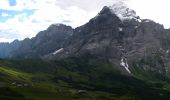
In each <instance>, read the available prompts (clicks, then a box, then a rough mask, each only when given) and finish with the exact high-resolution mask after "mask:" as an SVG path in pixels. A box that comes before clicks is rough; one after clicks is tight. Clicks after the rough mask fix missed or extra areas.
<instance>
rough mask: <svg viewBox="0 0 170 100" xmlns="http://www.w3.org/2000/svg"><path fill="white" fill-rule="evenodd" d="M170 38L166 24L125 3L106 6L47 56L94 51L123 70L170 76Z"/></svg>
mask: <svg viewBox="0 0 170 100" xmlns="http://www.w3.org/2000/svg"><path fill="white" fill-rule="evenodd" d="M169 40H170V30H169V29H164V27H163V25H160V24H158V23H155V22H154V21H152V20H149V19H140V17H139V16H137V15H136V13H135V11H133V10H131V9H129V8H126V7H124V6H118V7H117V6H112V7H104V8H103V10H102V11H101V12H100V13H99V14H98V15H97V16H96V17H95V18H93V19H91V20H90V21H89V22H88V23H87V24H85V25H83V26H80V27H78V28H76V29H75V30H74V34H73V36H72V37H70V39H69V42H68V44H67V46H65V47H64V48H63V50H62V51H60V52H58V53H57V54H56V55H48V56H45V57H44V58H48V59H61V58H67V57H74V56H81V55H84V54H90V55H93V56H96V57H98V58H101V59H107V60H109V61H110V62H112V64H113V65H115V66H116V68H117V69H119V70H121V71H122V73H127V74H128V73H129V74H131V73H136V70H140V71H139V72H140V74H144V73H142V72H147V73H150V72H153V73H157V74H161V75H167V76H168V75H169V60H170V58H169V56H168V55H169V46H170V45H169ZM136 74H138V75H139V76H140V74H139V73H136ZM145 74H146V73H145ZM145 74H144V75H145ZM145 76H146V75H145ZM146 77H150V75H147V76H146Z"/></svg>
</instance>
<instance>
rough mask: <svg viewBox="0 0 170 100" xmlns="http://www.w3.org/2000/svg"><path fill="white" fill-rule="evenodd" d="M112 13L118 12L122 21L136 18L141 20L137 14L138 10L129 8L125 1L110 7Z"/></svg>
mask: <svg viewBox="0 0 170 100" xmlns="http://www.w3.org/2000/svg"><path fill="white" fill-rule="evenodd" d="M109 8H110V9H111V11H112V13H114V14H116V15H117V16H118V17H119V19H120V20H121V21H124V20H131V19H135V20H136V21H138V22H141V20H140V18H139V16H137V15H136V12H135V11H134V10H132V9H130V8H128V7H127V6H126V5H125V4H124V3H122V2H118V3H115V4H114V5H112V6H110V7H109Z"/></svg>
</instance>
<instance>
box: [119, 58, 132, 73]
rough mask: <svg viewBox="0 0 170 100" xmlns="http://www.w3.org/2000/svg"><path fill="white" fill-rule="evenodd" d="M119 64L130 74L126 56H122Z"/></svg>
mask: <svg viewBox="0 0 170 100" xmlns="http://www.w3.org/2000/svg"><path fill="white" fill-rule="evenodd" d="M120 66H122V67H124V68H125V69H126V71H127V72H128V73H129V74H131V71H130V70H129V65H128V63H127V60H126V58H122V59H121V62H120Z"/></svg>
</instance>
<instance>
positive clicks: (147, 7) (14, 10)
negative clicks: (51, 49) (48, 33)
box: [0, 0, 170, 42]
mask: <svg viewBox="0 0 170 100" xmlns="http://www.w3.org/2000/svg"><path fill="white" fill-rule="evenodd" d="M119 1H124V2H125V3H126V4H127V6H128V7H130V8H131V9H134V10H135V11H136V12H137V15H139V16H140V17H141V18H142V19H145V18H147V19H152V20H154V21H156V22H158V23H160V24H163V25H164V26H165V28H170V13H169V11H168V10H169V9H170V6H169V4H170V0H0V42H11V41H13V40H14V39H19V40H22V39H24V38H31V37H34V36H35V35H36V34H37V33H38V32H39V31H42V30H45V29H46V28H48V27H49V25H51V24H57V23H63V24H66V25H70V26H72V27H73V28H75V27H78V26H80V25H83V24H85V23H86V22H88V21H89V20H90V19H91V18H93V17H95V16H96V15H97V14H98V12H99V11H100V10H101V9H102V8H103V6H111V5H113V4H114V3H116V2H119Z"/></svg>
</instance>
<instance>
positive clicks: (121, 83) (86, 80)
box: [0, 57, 170, 100]
mask: <svg viewBox="0 0 170 100" xmlns="http://www.w3.org/2000/svg"><path fill="white" fill-rule="evenodd" d="M0 65H1V66H5V67H0V80H1V82H3V83H4V84H2V85H4V86H2V87H0V90H1V92H0V99H2V100H115V99H116V100H151V99H155V100H162V99H163V100H169V98H170V97H169V96H168V95H169V93H170V92H169V89H168V90H167V89H166V90H165V89H163V88H164V86H163V85H162V84H150V83H146V82H144V81H142V80H138V79H135V78H133V77H128V76H123V75H120V73H119V71H117V70H116V69H114V68H113V65H111V64H110V63H108V62H107V61H104V60H97V59H95V58H89V57H83V58H81V59H79V58H69V59H65V60H62V61H54V62H50V63H49V62H43V61H37V60H36V61H34V60H26V61H9V60H1V61H0ZM34 65H35V66H34ZM13 82H17V84H22V85H23V84H27V85H28V86H21V87H18V86H17V85H12V83H13ZM166 87H169V85H166ZM79 90H86V91H87V93H83V94H81V93H79V92H78V91H79ZM6 92H7V93H6ZM8 92H9V93H8ZM4 98H5V99H4Z"/></svg>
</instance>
